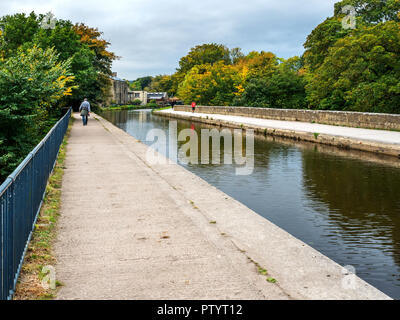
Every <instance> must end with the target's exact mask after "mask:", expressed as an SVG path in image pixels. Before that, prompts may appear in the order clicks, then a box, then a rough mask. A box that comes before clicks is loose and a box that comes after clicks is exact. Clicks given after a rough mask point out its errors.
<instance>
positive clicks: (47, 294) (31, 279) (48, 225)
mask: <svg viewBox="0 0 400 320" xmlns="http://www.w3.org/2000/svg"><path fill="white" fill-rule="evenodd" d="M73 122H74V118H71V119H70V122H69V126H68V130H67V133H66V135H65V137H64V140H63V142H62V144H61V147H60V152H59V154H58V158H57V162H56V165H55V167H54V170H53V173H52V174H51V176H50V178H49V182H48V184H47V186H46V194H45V198H44V200H43V205H42V208H41V210H40V214H39V217H38V220H37V222H36V225H35V230H34V231H33V234H32V239H31V241H30V243H29V245H28V250H27V252H26V255H25V259H24V264H23V266H22V270H21V274H20V276H19V279H18V283H17V288H16V290H15V294H14V300H47V299H52V298H54V297H55V293H56V289H57V287H58V286H60V285H61V283H59V282H57V281H56V283H55V285H56V288H55V289H52V288H50V287H49V288H45V286H43V285H42V281H43V279H44V277H46V276H48V274H46V273H44V272H43V270H44V269H43V268H44V267H45V266H54V265H55V263H56V259H55V257H54V253H53V243H54V240H55V236H56V225H57V220H58V217H59V215H60V207H61V184H62V178H63V175H64V169H65V167H64V162H65V155H66V146H67V143H68V137H69V133H70V130H71V126H72V124H73Z"/></svg>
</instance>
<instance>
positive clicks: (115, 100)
mask: <svg viewBox="0 0 400 320" xmlns="http://www.w3.org/2000/svg"><path fill="white" fill-rule="evenodd" d="M111 80H112V86H111V92H110V98H109V101H108V103H109V104H119V105H124V104H130V103H132V101H134V100H140V101H141V104H142V105H145V104H147V103H149V102H151V101H156V102H157V103H158V104H164V103H166V102H167V101H168V94H167V93H166V92H147V91H132V90H130V88H129V85H128V82H127V81H126V80H123V79H121V78H118V77H117V73H116V72H114V73H113V76H112V77H111Z"/></svg>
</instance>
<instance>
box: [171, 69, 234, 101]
mask: <svg viewBox="0 0 400 320" xmlns="http://www.w3.org/2000/svg"><path fill="white" fill-rule="evenodd" d="M238 85H239V76H238V73H237V70H236V69H235V68H234V67H233V66H230V65H225V64H224V62H223V61H219V62H217V63H215V64H214V65H211V64H203V65H197V66H194V67H193V68H192V69H191V70H190V71H189V72H188V73H187V74H186V76H185V79H184V81H183V82H182V83H181V84H180V85H179V89H178V96H179V97H180V98H181V99H182V100H183V101H184V102H185V103H190V102H192V101H196V102H197V103H198V104H202V105H230V104H232V102H233V99H234V98H235V93H236V92H237V90H238V89H237V86H238Z"/></svg>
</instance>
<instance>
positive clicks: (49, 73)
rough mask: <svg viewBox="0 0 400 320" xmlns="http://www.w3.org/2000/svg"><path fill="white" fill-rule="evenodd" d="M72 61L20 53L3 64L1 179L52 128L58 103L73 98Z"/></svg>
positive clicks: (0, 90) (48, 54)
mask: <svg viewBox="0 0 400 320" xmlns="http://www.w3.org/2000/svg"><path fill="white" fill-rule="evenodd" d="M70 66H71V60H67V61H65V62H59V56H58V54H57V53H56V51H55V50H54V49H46V50H43V49H41V48H38V47H36V46H34V47H33V48H31V49H28V50H26V51H25V50H23V49H22V48H21V49H18V50H17V52H16V53H15V55H14V56H13V57H11V58H9V59H1V60H0V179H1V180H3V179H4V178H5V176H6V175H7V174H9V173H11V171H12V170H13V169H14V168H15V167H16V166H17V165H18V164H19V163H20V162H21V161H22V160H23V158H24V157H25V156H26V154H27V153H28V152H29V151H31V149H32V148H33V146H34V145H36V144H37V143H38V142H39V141H40V139H41V138H42V137H43V135H44V134H45V133H46V132H47V130H48V129H49V127H51V125H52V124H53V122H52V121H50V119H49V115H50V114H55V111H56V110H55V109H57V107H56V106H57V101H58V100H59V99H61V98H62V97H63V96H67V95H70V94H71V91H72V89H73V87H72V86H71V85H70V83H71V82H72V81H73V76H72V74H71V72H70V71H69V70H70ZM58 115H59V113H58Z"/></svg>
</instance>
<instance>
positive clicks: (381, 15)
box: [334, 0, 400, 24]
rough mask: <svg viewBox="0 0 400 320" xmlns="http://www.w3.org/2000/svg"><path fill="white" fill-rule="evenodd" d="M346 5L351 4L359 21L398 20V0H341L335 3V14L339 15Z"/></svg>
mask: <svg viewBox="0 0 400 320" xmlns="http://www.w3.org/2000/svg"><path fill="white" fill-rule="evenodd" d="M346 5H350V6H353V7H354V9H355V12H356V16H357V17H359V18H360V20H359V21H362V22H364V23H366V24H376V23H379V22H385V21H389V20H393V21H399V17H398V13H399V10H400V0H342V1H340V2H337V3H335V13H334V14H335V16H340V15H341V14H342V8H343V7H345V6H346Z"/></svg>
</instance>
